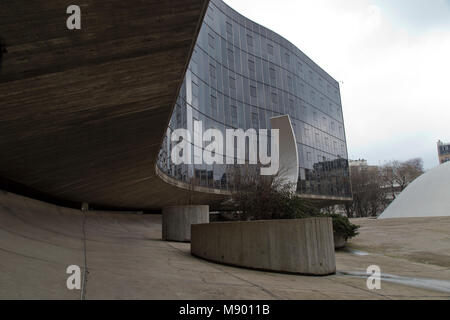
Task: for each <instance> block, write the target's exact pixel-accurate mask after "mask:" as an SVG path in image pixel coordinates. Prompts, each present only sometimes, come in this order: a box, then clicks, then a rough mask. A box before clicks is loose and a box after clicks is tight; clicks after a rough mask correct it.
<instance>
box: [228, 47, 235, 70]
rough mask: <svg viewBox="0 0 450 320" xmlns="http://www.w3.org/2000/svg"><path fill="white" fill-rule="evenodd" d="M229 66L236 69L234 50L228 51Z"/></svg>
mask: <svg viewBox="0 0 450 320" xmlns="http://www.w3.org/2000/svg"><path fill="white" fill-rule="evenodd" d="M228 65H229V66H231V67H234V52H233V50H232V49H228Z"/></svg>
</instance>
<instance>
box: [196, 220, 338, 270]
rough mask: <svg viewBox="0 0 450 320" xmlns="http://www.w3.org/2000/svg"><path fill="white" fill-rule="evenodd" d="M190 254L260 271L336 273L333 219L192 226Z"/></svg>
mask: <svg viewBox="0 0 450 320" xmlns="http://www.w3.org/2000/svg"><path fill="white" fill-rule="evenodd" d="M191 253H192V254H193V255H194V256H197V257H200V258H203V259H206V260H210V261H214V262H218V263H223V264H228V265H234V266H239V267H245V268H252V269H258V270H267V271H277V272H287V273H297V274H305V275H329V274H334V273H335V272H336V257H335V253H334V240H333V223H332V219H331V218H308V219H299V220H271V221H251V222H220V223H210V224H197V225H192V231H191Z"/></svg>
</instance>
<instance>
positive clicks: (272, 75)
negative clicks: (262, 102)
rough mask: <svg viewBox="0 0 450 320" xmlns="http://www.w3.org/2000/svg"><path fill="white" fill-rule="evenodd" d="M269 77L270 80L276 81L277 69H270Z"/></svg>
mask: <svg viewBox="0 0 450 320" xmlns="http://www.w3.org/2000/svg"><path fill="white" fill-rule="evenodd" d="M269 75H270V79H272V80H275V78H276V74H275V69H274V68H270V69H269Z"/></svg>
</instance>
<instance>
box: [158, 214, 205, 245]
mask: <svg viewBox="0 0 450 320" xmlns="http://www.w3.org/2000/svg"><path fill="white" fill-rule="evenodd" d="M201 223H209V206H174V207H166V208H164V209H163V214H162V239H163V240H164V241H179V242H190V241H191V225H193V224H201Z"/></svg>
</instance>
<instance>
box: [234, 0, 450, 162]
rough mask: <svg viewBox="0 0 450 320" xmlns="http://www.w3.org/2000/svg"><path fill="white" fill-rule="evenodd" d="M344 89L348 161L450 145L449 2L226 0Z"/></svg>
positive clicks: (427, 156) (429, 155) (404, 156)
mask: <svg viewBox="0 0 450 320" xmlns="http://www.w3.org/2000/svg"><path fill="white" fill-rule="evenodd" d="M225 2H226V3H227V4H228V5H230V6H231V7H232V8H233V9H235V10H237V11H238V12H240V13H241V14H243V15H245V16H246V17H248V18H250V19H252V20H253V21H255V22H257V23H259V24H262V25H264V26H265V27H267V28H269V29H271V30H273V31H275V32H276V33H278V34H280V35H281V36H283V37H284V38H286V39H288V40H289V41H291V42H292V43H293V44H294V45H296V46H297V47H298V48H299V49H300V50H302V51H303V52H304V53H305V54H307V55H308V56H309V57H310V58H311V59H312V60H314V61H315V62H316V63H317V64H318V65H319V66H321V67H322V68H323V69H324V70H325V71H327V72H328V73H329V74H330V75H331V76H332V77H333V78H334V79H336V80H337V81H339V82H340V83H341V84H340V85H341V95H342V105H343V110H344V118H345V128H346V134H347V144H348V152H349V158H350V159H361V158H363V159H366V160H368V161H369V164H372V165H381V164H383V163H385V162H386V161H390V160H400V161H404V160H408V159H410V158H416V157H420V158H422V159H423V160H424V166H425V169H430V168H433V167H435V166H437V165H438V164H439V163H438V157H437V146H436V143H437V141H438V140H443V141H445V142H450V0H314V1H313V0H276V1H275V0H245V1H243V0H225Z"/></svg>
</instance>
